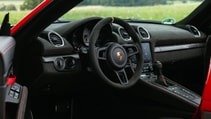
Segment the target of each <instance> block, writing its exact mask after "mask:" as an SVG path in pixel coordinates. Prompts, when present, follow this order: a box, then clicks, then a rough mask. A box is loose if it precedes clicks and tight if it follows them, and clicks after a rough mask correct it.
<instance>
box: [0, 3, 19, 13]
mask: <svg viewBox="0 0 211 119" xmlns="http://www.w3.org/2000/svg"><path fill="white" fill-rule="evenodd" d="M16 10H17V9H16V7H15V5H13V4H9V5H4V4H1V5H0V11H16Z"/></svg>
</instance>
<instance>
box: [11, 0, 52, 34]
mask: <svg viewBox="0 0 211 119" xmlns="http://www.w3.org/2000/svg"><path fill="white" fill-rule="evenodd" d="M51 1H52V0H44V1H43V2H42V3H40V4H39V5H38V6H37V7H36V8H34V9H33V10H32V11H31V12H30V13H29V14H28V15H26V16H25V17H24V18H23V19H22V20H21V21H20V22H18V23H17V24H16V25H15V26H14V27H12V28H11V35H13V34H14V33H15V32H16V31H18V29H20V28H21V27H22V26H23V25H24V24H25V23H26V22H27V21H29V20H30V19H31V18H32V17H33V16H35V15H36V14H37V13H38V12H39V11H40V10H41V9H43V8H44V7H45V6H46V5H48V4H49V3H50V2H51Z"/></svg>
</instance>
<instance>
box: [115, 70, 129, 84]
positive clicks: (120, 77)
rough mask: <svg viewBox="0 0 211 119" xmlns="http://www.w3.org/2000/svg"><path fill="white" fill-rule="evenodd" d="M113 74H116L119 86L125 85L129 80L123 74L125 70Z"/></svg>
mask: <svg viewBox="0 0 211 119" xmlns="http://www.w3.org/2000/svg"><path fill="white" fill-rule="evenodd" d="M115 74H116V76H117V78H118V80H119V82H120V84H121V85H127V84H128V82H129V80H128V76H127V73H126V72H125V69H122V70H119V71H115Z"/></svg>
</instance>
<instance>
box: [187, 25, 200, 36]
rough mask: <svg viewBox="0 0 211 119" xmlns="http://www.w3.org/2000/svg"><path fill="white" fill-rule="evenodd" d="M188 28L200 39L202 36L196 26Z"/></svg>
mask: <svg viewBox="0 0 211 119" xmlns="http://www.w3.org/2000/svg"><path fill="white" fill-rule="evenodd" d="M186 27H187V28H188V30H189V31H190V32H191V33H192V34H193V35H194V36H195V37H200V36H201V34H200V32H199V30H198V29H197V28H196V27H195V26H192V25H187V26H186Z"/></svg>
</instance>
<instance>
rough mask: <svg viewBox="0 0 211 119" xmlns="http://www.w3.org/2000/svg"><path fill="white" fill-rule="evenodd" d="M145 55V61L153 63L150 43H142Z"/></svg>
mask: <svg viewBox="0 0 211 119" xmlns="http://www.w3.org/2000/svg"><path fill="white" fill-rule="evenodd" d="M141 45H142V49H143V55H144V63H152V62H153V61H152V54H151V48H150V44H149V43H141Z"/></svg>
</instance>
